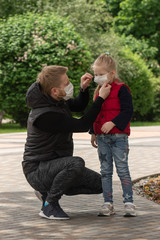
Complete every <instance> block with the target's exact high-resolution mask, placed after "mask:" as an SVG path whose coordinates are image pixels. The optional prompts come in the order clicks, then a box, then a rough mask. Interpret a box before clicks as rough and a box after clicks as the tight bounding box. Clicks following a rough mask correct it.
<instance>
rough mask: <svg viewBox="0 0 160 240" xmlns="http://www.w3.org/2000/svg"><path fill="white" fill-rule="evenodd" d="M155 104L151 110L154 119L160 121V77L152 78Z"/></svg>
mask: <svg viewBox="0 0 160 240" xmlns="http://www.w3.org/2000/svg"><path fill="white" fill-rule="evenodd" d="M152 86H153V95H154V104H153V107H152V109H151V111H150V113H151V114H152V116H153V117H154V119H153V120H154V121H160V77H159V78H153V79H152Z"/></svg>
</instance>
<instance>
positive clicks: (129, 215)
mask: <svg viewBox="0 0 160 240" xmlns="http://www.w3.org/2000/svg"><path fill="white" fill-rule="evenodd" d="M123 216H124V217H136V216H137V215H136V214H131V213H125V214H124V215H123Z"/></svg>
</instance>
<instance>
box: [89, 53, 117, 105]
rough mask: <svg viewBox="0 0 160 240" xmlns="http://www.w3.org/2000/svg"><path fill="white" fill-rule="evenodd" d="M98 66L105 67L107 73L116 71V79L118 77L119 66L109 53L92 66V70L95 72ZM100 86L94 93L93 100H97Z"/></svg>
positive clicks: (104, 54)
mask: <svg viewBox="0 0 160 240" xmlns="http://www.w3.org/2000/svg"><path fill="white" fill-rule="evenodd" d="M97 66H103V68H105V69H106V71H107V72H111V71H115V73H116V78H117V77H118V76H117V66H116V61H115V59H113V58H112V57H111V56H110V55H109V54H108V53H102V54H101V55H100V56H99V57H98V58H97V59H96V60H95V61H94V63H93V64H92V66H91V68H92V70H94V68H95V67H97ZM99 89H100V86H99V85H98V86H97V88H96V89H95V91H94V95H93V100H95V97H96V95H97V94H98V92H99Z"/></svg>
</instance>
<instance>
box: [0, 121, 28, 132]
mask: <svg viewBox="0 0 160 240" xmlns="http://www.w3.org/2000/svg"><path fill="white" fill-rule="evenodd" d="M14 132H26V128H21V126H20V125H19V124H18V123H4V124H2V125H1V126H0V133H14Z"/></svg>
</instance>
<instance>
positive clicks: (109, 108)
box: [93, 79, 130, 135]
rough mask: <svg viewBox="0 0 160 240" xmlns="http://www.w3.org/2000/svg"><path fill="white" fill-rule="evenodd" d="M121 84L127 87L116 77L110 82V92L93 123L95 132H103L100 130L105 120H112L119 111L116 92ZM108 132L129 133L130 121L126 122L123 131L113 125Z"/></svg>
mask: <svg viewBox="0 0 160 240" xmlns="http://www.w3.org/2000/svg"><path fill="white" fill-rule="evenodd" d="M122 85H125V86H126V87H127V88H128V89H129V87H128V86H127V85H126V84H124V83H120V82H119V81H118V79H116V81H114V82H113V83H112V84H111V86H112V87H111V92H110V94H109V96H108V97H107V98H106V100H105V101H104V103H103V104H102V108H101V111H100V113H99V114H98V116H97V119H96V121H95V122H94V124H93V128H94V133H95V134H104V133H103V132H102V131H101V127H102V125H103V124H104V123H106V122H109V121H112V120H113V119H114V118H115V117H116V116H117V115H118V114H119V113H120V110H121V109H120V100H119V97H118V93H119V90H120V88H121V87H122ZM129 91H130V89H129ZM97 96H98V95H97ZM97 96H96V97H97ZM109 133H127V134H128V135H130V122H129V123H128V125H127V126H126V128H125V129H124V131H120V130H119V129H118V128H116V127H114V128H112V130H111V131H110V132H109Z"/></svg>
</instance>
